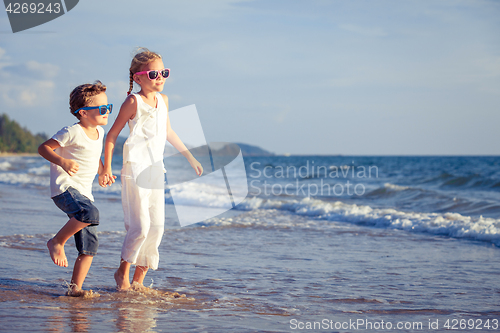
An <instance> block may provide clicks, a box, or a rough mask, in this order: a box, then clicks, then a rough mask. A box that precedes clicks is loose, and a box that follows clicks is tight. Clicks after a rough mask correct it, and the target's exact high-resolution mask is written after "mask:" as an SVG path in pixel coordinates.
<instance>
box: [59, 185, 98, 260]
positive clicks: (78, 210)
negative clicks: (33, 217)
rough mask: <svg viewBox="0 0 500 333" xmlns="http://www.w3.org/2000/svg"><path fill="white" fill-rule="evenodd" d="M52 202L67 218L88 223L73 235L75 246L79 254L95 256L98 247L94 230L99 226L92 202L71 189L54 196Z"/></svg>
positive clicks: (96, 211)
mask: <svg viewBox="0 0 500 333" xmlns="http://www.w3.org/2000/svg"><path fill="white" fill-rule="evenodd" d="M52 200H54V203H55V204H56V206H57V207H59V209H61V210H62V211H63V212H65V213H66V214H67V215H68V217H69V218H72V217H74V218H75V219H76V220H77V221H80V222H83V223H89V225H88V226H86V227H85V228H83V229H82V230H80V231H79V232H77V233H76V234H75V245H76V249H77V250H78V253H79V254H86V255H91V256H94V255H96V254H97V248H98V247H99V240H98V239H97V228H96V226H98V225H99V210H97V208H96V207H95V206H94V205H93V204H92V201H90V199H89V198H87V197H86V196H84V195H82V194H81V193H80V192H78V191H77V190H75V189H74V188H72V187H69V188H68V189H67V190H66V191H64V192H63V193H61V194H59V195H56V196H55V197H53V198H52Z"/></svg>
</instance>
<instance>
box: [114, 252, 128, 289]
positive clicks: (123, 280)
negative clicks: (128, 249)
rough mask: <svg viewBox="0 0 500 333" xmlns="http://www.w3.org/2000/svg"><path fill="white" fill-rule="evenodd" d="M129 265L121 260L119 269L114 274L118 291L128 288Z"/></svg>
mask: <svg viewBox="0 0 500 333" xmlns="http://www.w3.org/2000/svg"><path fill="white" fill-rule="evenodd" d="M129 272H130V263H129V262H126V261H125V260H123V259H122V260H121V262H120V267H118V269H117V270H116V272H115V281H116V286H117V288H118V290H127V289H129V288H130V276H129Z"/></svg>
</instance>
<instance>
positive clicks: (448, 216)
mask: <svg viewBox="0 0 500 333" xmlns="http://www.w3.org/2000/svg"><path fill="white" fill-rule="evenodd" d="M237 208H238V209H242V210H253V209H278V210H286V211H290V212H292V213H295V214H298V215H303V216H309V217H312V218H316V219H322V220H329V221H337V222H348V223H353V224H358V225H364V226H372V227H379V228H393V229H401V230H406V231H410V232H425V233H429V234H434V235H444V236H449V237H455V238H465V239H472V240H480V241H488V242H492V243H494V244H495V245H499V246H500V220H499V219H493V218H484V217H482V216H479V217H471V216H463V215H461V214H458V213H422V212H404V211H400V210H396V209H392V208H372V207H370V206H367V205H356V204H347V203H343V202H340V201H336V202H325V201H322V200H317V199H312V198H304V199H302V200H290V201H282V200H272V199H271V200H266V199H262V198H257V197H253V198H247V200H245V201H244V202H243V203H241V204H240V205H238V207H237Z"/></svg>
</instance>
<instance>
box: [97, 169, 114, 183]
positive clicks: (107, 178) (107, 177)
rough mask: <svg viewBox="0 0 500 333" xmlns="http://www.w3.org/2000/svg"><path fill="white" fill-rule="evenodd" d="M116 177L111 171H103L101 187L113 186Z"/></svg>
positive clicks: (100, 177)
mask: <svg viewBox="0 0 500 333" xmlns="http://www.w3.org/2000/svg"><path fill="white" fill-rule="evenodd" d="M115 179H116V176H114V175H113V172H112V171H111V170H103V172H102V173H101V174H100V175H99V185H101V186H102V187H106V186H108V185H109V186H111V184H113V183H114V182H115Z"/></svg>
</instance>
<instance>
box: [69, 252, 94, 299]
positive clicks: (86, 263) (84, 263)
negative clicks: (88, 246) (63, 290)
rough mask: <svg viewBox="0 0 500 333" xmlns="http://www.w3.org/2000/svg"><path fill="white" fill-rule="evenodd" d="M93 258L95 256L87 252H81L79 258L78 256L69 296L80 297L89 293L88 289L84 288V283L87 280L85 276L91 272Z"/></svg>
mask: <svg viewBox="0 0 500 333" xmlns="http://www.w3.org/2000/svg"><path fill="white" fill-rule="evenodd" d="M92 259H94V257H93V256H90V255H87V254H80V255H79V256H78V258H76V261H75V267H74V268H73V276H72V277H71V285H70V291H69V292H68V296H75V297H78V296H84V295H85V294H86V293H89V292H88V291H83V290H82V285H83V281H85V278H86V277H87V273H88V272H89V269H90V265H91V264H92Z"/></svg>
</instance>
